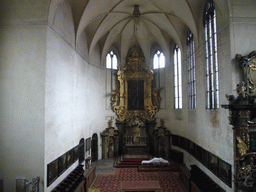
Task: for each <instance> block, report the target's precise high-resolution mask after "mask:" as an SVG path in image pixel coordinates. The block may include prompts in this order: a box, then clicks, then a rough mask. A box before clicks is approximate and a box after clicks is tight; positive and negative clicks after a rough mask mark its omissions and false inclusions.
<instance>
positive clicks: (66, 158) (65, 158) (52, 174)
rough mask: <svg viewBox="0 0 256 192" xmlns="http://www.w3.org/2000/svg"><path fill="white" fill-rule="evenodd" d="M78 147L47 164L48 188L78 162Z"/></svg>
mask: <svg viewBox="0 0 256 192" xmlns="http://www.w3.org/2000/svg"><path fill="white" fill-rule="evenodd" d="M78 147H79V145H77V146H75V147H74V148H72V149H71V150H69V151H67V152H66V153H64V154H62V155H61V156H60V157H58V158H57V159H55V160H53V161H52V162H51V163H49V164H47V187H49V186H50V185H51V184H52V182H54V181H55V180H56V179H57V178H58V177H59V176H60V175H61V174H62V173H64V172H65V171H66V170H67V168H68V167H70V166H71V165H72V164H73V163H75V162H76V161H77V160H78Z"/></svg>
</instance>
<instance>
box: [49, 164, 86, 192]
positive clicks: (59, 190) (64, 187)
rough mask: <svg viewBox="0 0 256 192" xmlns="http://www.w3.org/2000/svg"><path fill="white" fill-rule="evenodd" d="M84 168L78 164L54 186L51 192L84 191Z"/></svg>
mask: <svg viewBox="0 0 256 192" xmlns="http://www.w3.org/2000/svg"><path fill="white" fill-rule="evenodd" d="M83 183H84V169H83V165H78V166H77V167H76V168H75V169H74V170H73V171H72V172H71V173H70V174H69V175H68V176H67V177H66V178H65V179H64V180H63V181H62V182H61V183H60V184H59V185H58V186H57V187H56V188H54V189H53V192H63V191H73V192H83V191H84V185H83Z"/></svg>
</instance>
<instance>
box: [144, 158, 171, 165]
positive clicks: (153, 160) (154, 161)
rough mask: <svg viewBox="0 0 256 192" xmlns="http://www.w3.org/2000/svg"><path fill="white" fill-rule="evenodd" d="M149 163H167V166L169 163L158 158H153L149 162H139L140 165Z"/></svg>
mask: <svg viewBox="0 0 256 192" xmlns="http://www.w3.org/2000/svg"><path fill="white" fill-rule="evenodd" d="M149 163H153V164H154V163H167V164H169V161H167V160H165V159H163V158H161V157H160V158H157V157H154V158H153V159H151V160H148V161H146V160H144V161H142V162H141V164H149Z"/></svg>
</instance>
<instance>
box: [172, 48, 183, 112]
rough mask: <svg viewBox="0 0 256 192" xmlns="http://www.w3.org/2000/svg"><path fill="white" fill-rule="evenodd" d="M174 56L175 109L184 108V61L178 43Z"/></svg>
mask: <svg viewBox="0 0 256 192" xmlns="http://www.w3.org/2000/svg"><path fill="white" fill-rule="evenodd" d="M173 58H174V109H182V107H183V106H182V63H181V50H180V48H179V46H178V45H176V46H175V48H174V50H173Z"/></svg>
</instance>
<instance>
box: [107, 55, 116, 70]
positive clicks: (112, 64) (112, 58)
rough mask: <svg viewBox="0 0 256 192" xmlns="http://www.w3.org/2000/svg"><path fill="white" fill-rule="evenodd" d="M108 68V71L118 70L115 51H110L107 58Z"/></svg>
mask: <svg viewBox="0 0 256 192" xmlns="http://www.w3.org/2000/svg"><path fill="white" fill-rule="evenodd" d="M106 67H107V68H108V69H117V56H116V54H115V53H114V52H113V51H110V52H109V53H108V54H107V57H106Z"/></svg>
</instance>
